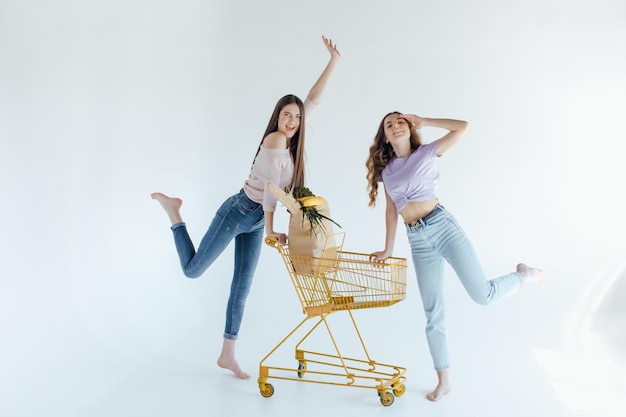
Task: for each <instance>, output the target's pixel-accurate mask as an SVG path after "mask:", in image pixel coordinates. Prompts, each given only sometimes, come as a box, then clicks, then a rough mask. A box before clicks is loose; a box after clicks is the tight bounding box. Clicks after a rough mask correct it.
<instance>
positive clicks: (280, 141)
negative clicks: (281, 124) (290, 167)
mask: <svg viewBox="0 0 626 417" xmlns="http://www.w3.org/2000/svg"><path fill="white" fill-rule="evenodd" d="M263 147H264V148H265V149H287V136H285V134H284V133H282V132H278V131H276V132H272V133H270V134H269V135H267V136H265V138H263Z"/></svg>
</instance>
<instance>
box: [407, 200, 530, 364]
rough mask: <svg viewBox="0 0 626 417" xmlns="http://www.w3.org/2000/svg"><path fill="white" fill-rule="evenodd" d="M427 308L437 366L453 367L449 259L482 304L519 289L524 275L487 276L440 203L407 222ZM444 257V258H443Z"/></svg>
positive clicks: (431, 347) (462, 234)
mask: <svg viewBox="0 0 626 417" xmlns="http://www.w3.org/2000/svg"><path fill="white" fill-rule="evenodd" d="M406 229H407V236H408V238H409V243H410V245H411V255H412V257H413V264H414V266H415V274H416V276H417V284H418V286H419V290H420V295H421V297H422V303H423V306H424V312H425V313H426V338H427V340H428V347H429V349H430V355H431V356H432V358H433V363H434V366H435V370H437V371H441V370H444V369H447V368H449V367H450V363H449V358H448V335H447V329H446V310H445V297H444V265H445V262H448V263H449V264H450V266H452V268H453V269H454V272H455V273H456V275H457V276H458V277H459V279H460V280H461V283H462V284H463V286H464V287H465V290H466V291H467V293H468V294H469V296H470V297H471V298H472V299H473V300H474V301H475V302H476V303H478V304H480V305H485V306H486V305H489V304H492V303H494V302H496V301H498V300H500V299H502V298H504V297H506V296H508V295H510V294H512V293H514V292H516V291H518V290H519V289H520V288H521V287H522V284H523V280H522V277H521V276H520V275H519V274H518V273H516V272H513V273H511V274H508V275H504V276H502V277H499V278H495V279H492V280H488V279H487V278H486V276H485V273H484V272H483V269H482V267H481V265H480V263H479V262H478V258H477V256H476V252H475V251H474V247H473V246H472V243H471V242H470V240H469V239H468V238H467V236H466V235H465V232H463V229H462V228H461V226H460V225H459V224H458V222H457V221H456V219H455V218H454V217H453V216H452V214H451V213H450V212H448V211H447V210H446V209H445V208H444V207H443V206H441V205H438V206H437V207H436V208H435V209H434V210H433V211H432V212H431V213H430V214H428V215H427V216H425V217H424V218H423V219H420V220H419V221H417V222H414V223H413V224H411V225H406ZM444 261H445V262H444Z"/></svg>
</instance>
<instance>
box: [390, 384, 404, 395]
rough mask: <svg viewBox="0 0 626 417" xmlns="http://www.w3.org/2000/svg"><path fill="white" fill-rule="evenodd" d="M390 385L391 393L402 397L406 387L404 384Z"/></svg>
mask: <svg viewBox="0 0 626 417" xmlns="http://www.w3.org/2000/svg"><path fill="white" fill-rule="evenodd" d="M391 387H392V388H393V393H394V394H395V395H396V397H402V396H403V395H404V393H405V392H406V387H405V386H404V384H393V385H392V386H391Z"/></svg>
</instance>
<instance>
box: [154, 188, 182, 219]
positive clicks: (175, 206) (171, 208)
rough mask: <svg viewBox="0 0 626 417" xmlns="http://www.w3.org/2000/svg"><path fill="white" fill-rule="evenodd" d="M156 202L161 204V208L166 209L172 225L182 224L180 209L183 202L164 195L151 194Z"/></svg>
mask: <svg viewBox="0 0 626 417" xmlns="http://www.w3.org/2000/svg"><path fill="white" fill-rule="evenodd" d="M150 197H152V198H153V199H154V200H156V201H158V202H159V203H160V204H161V207H163V209H165V212H166V213H167V217H169V219H170V222H171V223H172V224H176V223H182V221H183V219H182V217H181V216H180V207H181V206H182V205H183V200H181V199H180V198H175V197H168V196H166V195H165V194H163V193H152V194H150Z"/></svg>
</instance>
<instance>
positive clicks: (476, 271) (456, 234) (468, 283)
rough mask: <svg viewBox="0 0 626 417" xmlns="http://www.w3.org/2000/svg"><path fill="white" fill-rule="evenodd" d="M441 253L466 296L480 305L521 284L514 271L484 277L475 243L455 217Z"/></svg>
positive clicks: (508, 293)
mask: <svg viewBox="0 0 626 417" xmlns="http://www.w3.org/2000/svg"><path fill="white" fill-rule="evenodd" d="M451 221H452V222H453V227H452V228H451V231H450V234H449V235H448V236H447V240H446V244H445V246H443V247H442V254H443V255H444V257H445V258H446V261H447V262H448V263H449V264H450V266H452V268H453V269H454V272H455V273H456V275H457V276H458V277H459V279H460V280H461V283H462V284H463V287H465V290H466V291H467V293H468V294H469V296H470V297H471V298H472V300H474V301H475V302H476V303H478V304H480V305H485V306H486V305H489V304H493V303H494V302H496V301H498V300H500V299H502V298H505V297H507V296H509V295H511V294H513V293H515V292H517V291H518V290H519V289H520V288H521V287H522V284H523V280H522V277H521V276H520V274H519V273H517V272H512V273H510V274H507V275H504V276H501V277H499V278H495V279H491V280H489V279H487V277H486V275H485V273H484V271H483V268H482V266H481V264H480V262H479V261H478V256H477V255H476V251H475V250H474V246H473V245H472V242H471V241H470V240H469V238H468V237H467V236H466V235H465V233H464V232H463V230H462V229H461V227H460V226H459V225H458V223H456V221H455V220H454V219H451Z"/></svg>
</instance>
